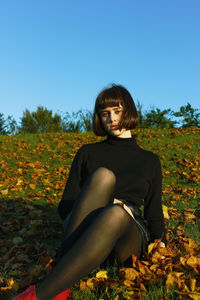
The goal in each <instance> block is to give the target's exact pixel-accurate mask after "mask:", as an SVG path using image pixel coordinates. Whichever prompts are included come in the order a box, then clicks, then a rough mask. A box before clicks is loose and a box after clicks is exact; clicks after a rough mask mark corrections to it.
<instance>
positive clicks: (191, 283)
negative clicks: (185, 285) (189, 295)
mask: <svg viewBox="0 0 200 300" xmlns="http://www.w3.org/2000/svg"><path fill="white" fill-rule="evenodd" d="M196 282H197V281H196V279H195V278H190V289H191V291H192V292H194V291H195V289H196Z"/></svg>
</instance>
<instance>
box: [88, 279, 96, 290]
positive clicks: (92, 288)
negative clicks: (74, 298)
mask: <svg viewBox="0 0 200 300" xmlns="http://www.w3.org/2000/svg"><path fill="white" fill-rule="evenodd" d="M86 284H87V286H88V287H89V288H90V289H91V290H92V291H94V290H95V284H94V278H88V280H87V282H86Z"/></svg>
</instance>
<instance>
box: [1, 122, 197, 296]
mask: <svg viewBox="0 0 200 300" xmlns="http://www.w3.org/2000/svg"><path fill="white" fill-rule="evenodd" d="M135 133H137V134H138V136H137V142H138V144H139V145H140V146H141V147H142V148H144V149H147V150H151V151H153V152H154V153H156V154H157V155H158V156H159V157H160V160H161V164H162V176H163V184H162V191H163V196H162V199H163V209H164V215H165V224H166V228H167V241H168V244H167V248H166V249H163V250H162V251H161V250H158V249H157V243H156V242H155V243H154V244H151V245H150V247H149V252H148V253H147V254H146V255H145V256H144V257H143V259H142V260H140V261H138V260H136V259H135V257H134V256H133V264H132V267H131V268H119V267H117V266H115V267H112V268H107V269H106V270H104V272H101V271H102V270H100V269H99V268H97V269H96V270H94V271H93V272H92V273H91V274H90V275H89V277H88V278H83V280H82V281H81V282H80V283H77V284H76V285H75V286H74V287H73V288H72V294H73V298H74V299H77V300H78V299H104V300H106V299H115V300H120V299H149V300H150V299H156V300H157V299H195V300H196V299H200V275H199V273H200V252H199V249H200V248H199V246H200V233H199V232H200V204H199V203H200V202H199V199H200V169H199V165H200V129H197V128H189V129H154V130H152V129H137V130H136V131H135ZM100 140H101V138H99V137H95V136H94V135H93V134H92V133H91V134H86V133H82V134H69V133H66V134H60V133H58V134H40V135H39V134H27V135H17V136H0V168H1V180H0V220H1V222H0V233H1V237H0V292H1V296H0V299H11V298H12V296H14V295H15V294H17V293H19V292H20V291H22V290H24V288H26V287H27V286H28V285H30V284H34V283H36V282H38V281H39V280H41V279H42V278H44V276H45V272H46V265H47V264H48V263H49V261H50V260H51V259H54V257H55V254H56V251H57V249H58V248H59V246H60V243H61V240H62V223H61V220H60V218H59V216H58V213H57V205H58V203H59V201H60V199H61V196H62V193H63V189H64V186H65V183H66V179H67V177H68V173H69V169H70V165H71V162H72V159H73V157H74V155H75V153H76V151H77V150H78V148H79V147H80V146H81V145H82V144H85V143H92V142H95V141H100ZM161 255H165V260H164V261H163V260H162V259H160V257H161ZM83 259H84V258H83Z"/></svg>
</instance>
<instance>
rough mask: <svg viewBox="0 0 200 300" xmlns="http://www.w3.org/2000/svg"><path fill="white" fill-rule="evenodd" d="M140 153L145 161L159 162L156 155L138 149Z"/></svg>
mask: <svg viewBox="0 0 200 300" xmlns="http://www.w3.org/2000/svg"><path fill="white" fill-rule="evenodd" d="M140 151H141V153H142V154H143V155H144V156H145V157H146V158H147V159H149V160H151V161H152V162H154V163H156V162H158V161H160V158H159V156H158V154H156V153H154V152H152V151H150V150H146V149H143V148H140Z"/></svg>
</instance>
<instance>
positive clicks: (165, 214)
mask: <svg viewBox="0 0 200 300" xmlns="http://www.w3.org/2000/svg"><path fill="white" fill-rule="evenodd" d="M162 209H163V215H164V218H165V219H167V220H169V219H170V218H169V214H168V207H167V206H166V205H162Z"/></svg>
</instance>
